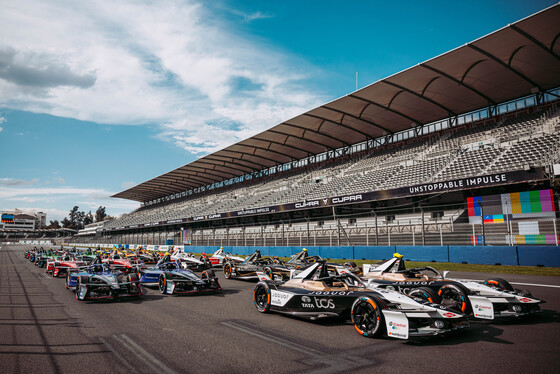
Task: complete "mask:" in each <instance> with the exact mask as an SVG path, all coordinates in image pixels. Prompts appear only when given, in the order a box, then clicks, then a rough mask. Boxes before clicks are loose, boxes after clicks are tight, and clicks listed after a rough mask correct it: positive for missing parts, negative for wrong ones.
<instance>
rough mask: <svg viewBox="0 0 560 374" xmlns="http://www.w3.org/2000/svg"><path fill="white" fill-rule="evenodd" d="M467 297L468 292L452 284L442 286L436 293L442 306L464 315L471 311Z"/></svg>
mask: <svg viewBox="0 0 560 374" xmlns="http://www.w3.org/2000/svg"><path fill="white" fill-rule="evenodd" d="M468 295H469V290H467V289H466V288H465V287H462V286H460V285H458V284H453V283H448V284H444V285H443V286H441V288H440V289H439V291H438V296H439V297H440V304H441V305H442V306H444V307H446V308H448V309H451V310H454V311H457V312H459V313H465V314H469V313H470V311H471V308H470V303H469V299H468Z"/></svg>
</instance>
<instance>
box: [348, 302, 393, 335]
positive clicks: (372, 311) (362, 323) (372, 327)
mask: <svg viewBox="0 0 560 374" xmlns="http://www.w3.org/2000/svg"><path fill="white" fill-rule="evenodd" d="M384 306H385V305H384V303H383V302H382V301H381V300H380V299H378V298H376V297H359V298H357V299H356V301H354V304H352V309H351V313H352V323H353V324H354V328H355V329H356V331H358V333H359V334H360V335H362V336H365V337H368V338H373V337H375V336H378V335H380V334H381V333H382V332H383V328H384V325H383V322H384V321H383V313H382V312H381V310H382V309H383V307H384Z"/></svg>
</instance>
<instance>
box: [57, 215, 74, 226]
mask: <svg viewBox="0 0 560 374" xmlns="http://www.w3.org/2000/svg"><path fill="white" fill-rule="evenodd" d="M60 223H61V224H62V227H64V228H66V229H73V228H74V227H73V224H72V221H70V220H69V219H68V218H67V217H64V219H63V220H62V221H60Z"/></svg>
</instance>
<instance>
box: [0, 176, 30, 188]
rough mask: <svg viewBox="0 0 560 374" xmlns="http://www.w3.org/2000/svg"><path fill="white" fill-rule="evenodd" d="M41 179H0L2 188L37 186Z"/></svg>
mask: <svg viewBox="0 0 560 374" xmlns="http://www.w3.org/2000/svg"><path fill="white" fill-rule="evenodd" d="M37 182H39V178H33V179H31V180H24V179H14V178H0V186H31V185H34V184H37Z"/></svg>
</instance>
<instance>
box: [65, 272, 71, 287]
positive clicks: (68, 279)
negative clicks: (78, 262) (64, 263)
mask: <svg viewBox="0 0 560 374" xmlns="http://www.w3.org/2000/svg"><path fill="white" fill-rule="evenodd" d="M68 283H70V272H68V273H67V274H66V278H64V285H65V286H66V289H68Z"/></svg>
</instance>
